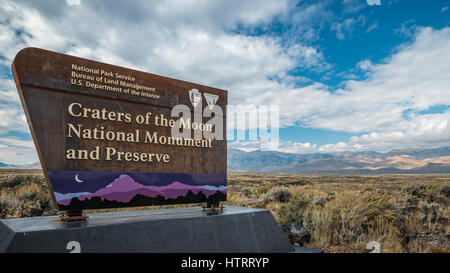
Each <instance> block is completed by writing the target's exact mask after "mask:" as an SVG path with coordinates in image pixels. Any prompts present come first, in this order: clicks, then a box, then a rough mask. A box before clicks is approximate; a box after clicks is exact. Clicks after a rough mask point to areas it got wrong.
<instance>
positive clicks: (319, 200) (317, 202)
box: [313, 192, 336, 207]
mask: <svg viewBox="0 0 450 273" xmlns="http://www.w3.org/2000/svg"><path fill="white" fill-rule="evenodd" d="M334 199H336V194H335V193H334V192H331V193H328V195H326V196H325V195H322V196H319V197H317V198H316V199H314V201H313V204H314V205H316V206H321V207H323V206H325V204H326V203H327V202H328V201H331V200H334Z"/></svg>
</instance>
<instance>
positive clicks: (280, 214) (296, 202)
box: [277, 195, 309, 226]
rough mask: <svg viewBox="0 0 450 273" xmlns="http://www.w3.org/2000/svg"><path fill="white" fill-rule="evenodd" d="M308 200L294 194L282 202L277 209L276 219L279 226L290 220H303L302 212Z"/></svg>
mask: <svg viewBox="0 0 450 273" xmlns="http://www.w3.org/2000/svg"><path fill="white" fill-rule="evenodd" d="M308 204H309V201H307V200H305V199H303V198H302V197H301V196H298V195H294V196H292V197H291V199H290V200H289V202H287V203H284V204H282V205H281V206H280V207H279V209H278V210H277V220H278V223H279V224H280V225H281V226H285V225H287V224H289V223H291V222H292V221H299V222H300V223H301V222H302V220H303V213H304V211H305V210H306V208H307V207H308Z"/></svg>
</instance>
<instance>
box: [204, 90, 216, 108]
mask: <svg viewBox="0 0 450 273" xmlns="http://www.w3.org/2000/svg"><path fill="white" fill-rule="evenodd" d="M203 95H204V96H205V100H206V103H208V107H209V110H212V109H213V108H214V105H216V104H217V100H218V99H219V96H217V95H214V94H208V93H204V94H203Z"/></svg>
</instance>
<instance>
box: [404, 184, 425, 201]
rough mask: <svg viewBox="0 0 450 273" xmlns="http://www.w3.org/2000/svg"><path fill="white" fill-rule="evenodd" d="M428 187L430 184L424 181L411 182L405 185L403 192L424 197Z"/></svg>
mask: <svg viewBox="0 0 450 273" xmlns="http://www.w3.org/2000/svg"><path fill="white" fill-rule="evenodd" d="M430 188H431V186H430V185H427V184H425V183H419V184H411V185H408V186H406V187H405V192H406V193H408V194H410V195H411V196H415V197H417V198H424V197H425V196H426V195H427V191H428V190H429V189H430Z"/></svg>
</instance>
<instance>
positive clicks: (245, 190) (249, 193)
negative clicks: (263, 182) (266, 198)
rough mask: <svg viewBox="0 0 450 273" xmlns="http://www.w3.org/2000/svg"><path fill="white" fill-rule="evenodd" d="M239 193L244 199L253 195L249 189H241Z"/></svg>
mask: <svg viewBox="0 0 450 273" xmlns="http://www.w3.org/2000/svg"><path fill="white" fill-rule="evenodd" d="M241 192H242V194H243V195H244V196H245V197H249V196H251V195H252V194H253V190H252V189H251V188H250V187H243V188H242V189H241Z"/></svg>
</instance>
